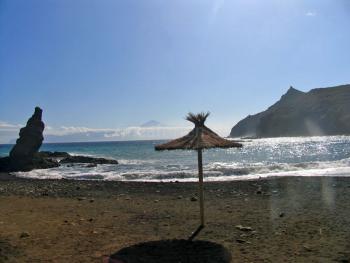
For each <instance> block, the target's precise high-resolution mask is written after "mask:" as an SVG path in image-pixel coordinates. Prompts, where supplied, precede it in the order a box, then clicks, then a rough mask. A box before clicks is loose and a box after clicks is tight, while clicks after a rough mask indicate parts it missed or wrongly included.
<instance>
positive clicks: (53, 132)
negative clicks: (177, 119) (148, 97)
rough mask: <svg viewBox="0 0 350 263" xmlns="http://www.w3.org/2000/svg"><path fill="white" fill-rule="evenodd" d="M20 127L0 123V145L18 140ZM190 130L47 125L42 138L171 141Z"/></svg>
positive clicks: (55, 139)
mask: <svg viewBox="0 0 350 263" xmlns="http://www.w3.org/2000/svg"><path fill="white" fill-rule="evenodd" d="M21 127H23V125H19V124H10V123H7V122H3V121H0V143H9V142H14V141H15V139H17V138H18V133H19V130H20V128H21ZM190 129H191V127H190V126H188V127H178V126H173V127H171V126H154V127H138V126H134V127H126V128H116V129H111V128H89V127H83V126H61V127H52V126H49V125H47V126H46V127H45V130H44V138H45V141H46V142H74V141H113V140H115V141H118V140H121V141H122V140H152V139H172V138H176V137H179V136H182V135H185V134H186V133H187V132H188V131H190Z"/></svg>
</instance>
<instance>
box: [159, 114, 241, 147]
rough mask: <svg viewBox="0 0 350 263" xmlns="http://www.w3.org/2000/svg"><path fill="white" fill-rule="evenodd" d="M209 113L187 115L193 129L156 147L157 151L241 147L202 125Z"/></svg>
mask: <svg viewBox="0 0 350 263" xmlns="http://www.w3.org/2000/svg"><path fill="white" fill-rule="evenodd" d="M208 116H209V113H199V114H193V113H189V114H188V116H187V117H186V119H187V120H188V121H190V122H192V123H194V125H195V127H194V129H193V130H192V131H190V133H189V134H187V135H185V136H183V137H181V138H178V139H175V140H172V141H170V142H167V143H164V144H160V145H156V146H155V149H156V150H157V151H163V150H178V149H183V150H197V149H208V148H232V147H242V144H240V143H237V142H234V141H230V140H226V139H224V138H222V137H220V136H219V135H217V134H216V133H215V132H213V131H212V130H210V129H209V128H208V127H206V126H205V125H204V122H205V120H206V119H207V117H208Z"/></svg>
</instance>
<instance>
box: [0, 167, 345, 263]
mask: <svg viewBox="0 0 350 263" xmlns="http://www.w3.org/2000/svg"><path fill="white" fill-rule="evenodd" d="M196 194H197V184H196V183H176V182H175V183H134V182H101V181H72V180H28V179H18V178H13V177H12V176H9V175H7V174H1V175H0V207H1V214H0V262H102V258H103V256H104V255H110V254H113V253H115V252H117V251H118V250H120V249H122V248H124V247H128V246H131V245H133V244H136V243H139V242H144V241H151V240H162V239H174V238H176V239H182V238H187V237H188V236H189V235H190V234H191V232H192V231H193V230H195V229H196V227H197V226H198V221H199V215H198V201H197V200H196V198H195V197H196ZM205 201H206V202H205V209H206V215H207V226H206V228H205V229H204V230H203V231H202V232H201V233H200V235H199V236H198V237H197V239H200V240H209V241H213V242H216V243H218V244H221V245H223V246H224V247H225V248H227V249H228V250H229V251H230V252H231V254H232V258H233V262H349V261H350V227H349V226H350V178H340V177H339V178H334V177H333V178H332V177H288V178H278V179H277V178H275V179H264V180H258V181H232V182H210V183H206V184H205Z"/></svg>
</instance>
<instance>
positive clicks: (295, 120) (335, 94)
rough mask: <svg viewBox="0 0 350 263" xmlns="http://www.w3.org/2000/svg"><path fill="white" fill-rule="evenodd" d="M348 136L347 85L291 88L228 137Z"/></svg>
mask: <svg viewBox="0 0 350 263" xmlns="http://www.w3.org/2000/svg"><path fill="white" fill-rule="evenodd" d="M343 134H350V85H342V86H337V87H331V88H321V89H313V90H311V91H309V92H307V93H305V92H301V91H299V90H296V89H294V88H293V87H290V89H289V90H288V91H287V93H286V94H285V95H283V96H282V97H281V99H280V100H279V101H278V102H276V103H275V104H274V105H272V106H271V107H269V108H268V109H267V110H266V111H263V112H260V113H258V114H255V115H249V116H248V117H246V118H245V119H243V120H241V121H240V122H238V123H237V125H235V126H234V127H233V128H232V130H231V133H230V137H258V138H259V137H260V138H261V137H286V136H314V135H343Z"/></svg>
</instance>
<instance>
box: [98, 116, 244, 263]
mask: <svg viewBox="0 0 350 263" xmlns="http://www.w3.org/2000/svg"><path fill="white" fill-rule="evenodd" d="M208 116H209V113H199V114H192V113H189V114H188V116H187V118H186V119H187V120H188V121H190V122H192V123H193V124H194V125H195V127H194V129H193V130H192V131H191V132H190V133H189V134H187V135H185V136H183V137H181V138H178V139H175V140H172V141H170V142H167V143H165V144H161V145H156V146H155V150H157V151H164V150H195V151H197V153H198V177H199V201H200V202H199V205H200V225H199V227H198V228H197V230H195V231H194V232H193V233H192V235H191V236H190V237H189V239H187V240H185V239H180V240H179V239H172V240H159V241H151V242H145V243H139V244H136V245H133V246H130V247H126V248H123V249H121V250H119V251H118V252H116V253H114V254H113V255H111V256H110V257H107V258H106V260H105V261H104V262H106V263H158V262H159V263H229V262H231V254H230V252H229V251H228V250H227V249H225V248H224V247H223V246H222V245H220V244H217V243H214V242H210V241H204V240H196V241H193V240H194V238H195V237H196V236H197V235H198V234H199V232H200V231H201V230H202V229H203V228H204V227H205V218H204V193H203V162H202V151H203V150H204V149H210V148H232V147H234V148H240V147H242V144H240V143H237V142H235V141H232V140H226V139H224V138H221V137H220V136H219V135H218V134H216V133H215V132H213V131H212V130H210V129H209V128H208V127H206V126H205V125H204V123H205V121H206V119H207V117H208Z"/></svg>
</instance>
